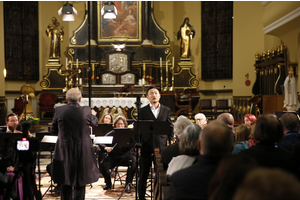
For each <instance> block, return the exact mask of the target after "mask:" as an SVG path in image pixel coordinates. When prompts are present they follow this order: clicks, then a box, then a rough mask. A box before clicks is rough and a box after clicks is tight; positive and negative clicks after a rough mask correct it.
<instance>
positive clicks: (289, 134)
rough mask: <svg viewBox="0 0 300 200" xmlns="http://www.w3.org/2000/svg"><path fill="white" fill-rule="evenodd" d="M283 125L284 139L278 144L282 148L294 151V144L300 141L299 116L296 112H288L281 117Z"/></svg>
mask: <svg viewBox="0 0 300 200" xmlns="http://www.w3.org/2000/svg"><path fill="white" fill-rule="evenodd" d="M280 121H281V123H282V127H283V134H284V136H283V140H282V141H281V142H279V143H277V144H276V145H277V146H278V147H280V148H282V149H285V150H287V151H290V152H292V150H293V147H294V145H295V144H296V143H297V142H300V134H299V133H298V127H299V125H298V121H299V120H298V118H297V116H296V115H295V113H291V112H287V113H285V114H283V115H282V116H281V117H280Z"/></svg>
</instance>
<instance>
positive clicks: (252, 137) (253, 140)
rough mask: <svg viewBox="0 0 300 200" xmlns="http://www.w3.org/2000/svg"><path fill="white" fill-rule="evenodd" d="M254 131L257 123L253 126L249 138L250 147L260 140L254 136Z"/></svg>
mask: <svg viewBox="0 0 300 200" xmlns="http://www.w3.org/2000/svg"><path fill="white" fill-rule="evenodd" d="M254 132H255V124H254V125H253V126H251V130H250V135H249V137H248V138H249V139H248V145H249V148H250V147H252V146H255V145H256V144H257V143H259V141H258V140H256V139H255V137H254Z"/></svg>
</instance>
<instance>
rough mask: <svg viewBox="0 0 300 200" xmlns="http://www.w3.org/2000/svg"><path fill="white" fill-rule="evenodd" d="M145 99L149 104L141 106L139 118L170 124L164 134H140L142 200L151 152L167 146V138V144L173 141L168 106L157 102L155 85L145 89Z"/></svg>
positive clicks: (140, 190) (140, 185)
mask: <svg viewBox="0 0 300 200" xmlns="http://www.w3.org/2000/svg"><path fill="white" fill-rule="evenodd" d="M146 94H147V99H148V100H149V102H150V103H149V104H148V105H146V106H145V107H143V108H141V110H140V113H139V119H140V120H155V121H165V122H168V123H169V124H170V129H169V132H168V133H166V135H156V134H153V135H146V134H142V140H141V141H142V147H141V156H140V162H139V163H140V173H139V175H140V177H139V184H138V186H139V187H138V193H139V199H140V200H144V199H145V194H146V187H147V179H148V176H149V172H150V167H151V165H152V161H153V153H154V149H155V148H159V152H160V153H161V151H162V149H163V148H164V147H165V146H167V140H169V144H172V143H173V140H174V132H173V123H172V121H171V114H170V108H168V107H167V106H165V105H162V104H160V103H159V100H160V93H159V90H158V89H157V88H156V86H150V87H149V88H148V89H147V93H146Z"/></svg>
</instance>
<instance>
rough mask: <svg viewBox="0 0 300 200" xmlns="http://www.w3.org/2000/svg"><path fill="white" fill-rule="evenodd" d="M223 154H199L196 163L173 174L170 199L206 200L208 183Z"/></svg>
mask: <svg viewBox="0 0 300 200" xmlns="http://www.w3.org/2000/svg"><path fill="white" fill-rule="evenodd" d="M222 158H223V156H207V155H198V156H197V159H196V161H195V163H194V164H193V165H192V166H190V167H187V168H185V169H181V170H179V171H177V172H175V173H174V174H173V175H172V176H171V185H170V188H169V191H168V198H167V199H168V200H171V199H172V200H173V199H176V200H179V199H180V200H194V199H197V200H206V199H208V192H207V190H208V185H209V182H210V180H211V178H212V176H213V175H214V173H215V171H216V169H217V167H218V164H219V162H220V160H221V159H222Z"/></svg>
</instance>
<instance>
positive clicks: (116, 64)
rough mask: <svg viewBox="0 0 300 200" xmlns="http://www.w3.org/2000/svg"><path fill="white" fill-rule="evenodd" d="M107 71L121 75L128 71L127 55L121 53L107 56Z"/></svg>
mask: <svg viewBox="0 0 300 200" xmlns="http://www.w3.org/2000/svg"><path fill="white" fill-rule="evenodd" d="M108 71H111V72H114V73H123V72H126V71H128V55H126V54H123V53H116V54H111V55H109V68H108Z"/></svg>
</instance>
